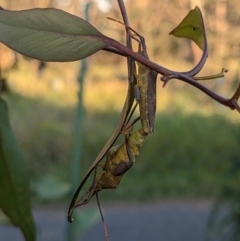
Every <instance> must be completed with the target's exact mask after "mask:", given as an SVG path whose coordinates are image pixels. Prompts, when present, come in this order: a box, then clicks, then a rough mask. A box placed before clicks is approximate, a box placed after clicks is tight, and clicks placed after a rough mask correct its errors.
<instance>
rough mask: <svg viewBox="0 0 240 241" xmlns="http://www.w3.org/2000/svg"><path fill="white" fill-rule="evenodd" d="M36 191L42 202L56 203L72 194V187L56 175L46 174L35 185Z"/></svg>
mask: <svg viewBox="0 0 240 241" xmlns="http://www.w3.org/2000/svg"><path fill="white" fill-rule="evenodd" d="M34 191H35V193H36V194H37V195H38V197H39V198H40V199H41V200H42V201H56V200H59V199H61V198H63V197H65V196H66V195H67V194H68V193H70V185H69V184H67V183H64V182H63V181H62V180H60V179H59V178H58V177H56V176H55V175H54V174H46V175H44V176H43V177H42V178H41V179H40V180H39V181H38V182H37V183H36V184H35V185H34Z"/></svg>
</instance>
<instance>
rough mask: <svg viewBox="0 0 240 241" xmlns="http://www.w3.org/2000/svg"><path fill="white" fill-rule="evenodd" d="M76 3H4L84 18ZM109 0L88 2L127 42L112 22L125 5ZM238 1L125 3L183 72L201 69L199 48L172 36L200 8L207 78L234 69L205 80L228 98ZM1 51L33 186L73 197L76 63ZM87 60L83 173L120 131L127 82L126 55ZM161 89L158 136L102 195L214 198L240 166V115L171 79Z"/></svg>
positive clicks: (158, 53)
mask: <svg viewBox="0 0 240 241" xmlns="http://www.w3.org/2000/svg"><path fill="white" fill-rule="evenodd" d="M78 2H79V1H57V0H55V1H49V0H45V1H43V0H42V1H22V0H17V1H14V0H11V1H10V0H8V1H3V0H0V5H1V6H3V7H4V8H8V9H14V10H20V9H26V8H32V7H57V8H62V9H64V10H65V11H69V12H71V13H74V14H76V15H80V16H81V7H82V6H79V5H78ZM98 2H100V1H98ZM104 2H106V3H108V5H105V8H104V11H103V10H101V9H99V6H98V5H97V4H96V3H95V4H93V5H92V6H91V11H90V15H91V17H90V22H91V23H92V24H93V25H94V26H95V27H97V28H98V29H99V30H100V31H101V32H103V33H104V34H106V35H108V36H111V37H113V38H116V39H118V40H122V41H123V42H124V39H125V36H124V29H123V28H122V26H121V25H119V24H117V23H114V22H111V21H109V20H107V19H106V18H105V17H106V16H110V17H114V18H116V19H120V15H119V12H118V8H117V6H116V5H115V2H114V1H111V2H110V1H109V2H108V1H104ZM237 4H238V3H237V1H234V0H230V1H226V0H221V1H217V0H216V1H215V0H214V1H208V2H207V1H206V2H205V1H193V0H192V1H190V0H184V1H177V0H172V1H167V2H166V1H151V0H145V1H137V0H131V1H128V2H127V9H128V14H129V17H130V22H131V26H132V27H133V28H134V29H136V30H137V31H138V32H139V33H140V34H142V35H143V36H145V38H146V42H147V46H148V52H149V55H150V58H151V59H153V60H154V61H156V62H159V63H160V64H162V65H163V66H166V67H168V68H171V69H175V70H182V71H184V70H187V69H188V68H190V67H191V66H193V65H194V63H195V62H196V61H197V60H198V58H199V56H200V52H199V51H198V49H197V48H196V47H195V46H194V44H192V43H191V42H189V41H187V40H181V39H175V38H173V37H170V36H168V33H169V32H170V31H171V30H172V29H173V28H174V27H175V26H176V25H177V24H178V23H179V22H180V20H181V19H182V18H183V17H184V16H185V15H186V13H187V12H188V11H189V9H190V8H193V7H194V6H195V5H199V6H200V8H201V9H202V10H203V13H204V18H205V25H206V31H207V36H208V41H209V58H208V61H207V64H206V67H205V68H204V71H203V74H213V73H218V72H220V70H221V68H222V67H226V68H228V69H229V73H228V74H227V75H226V78H225V79H218V80H216V81H215V80H214V81H209V82H207V83H206V84H207V85H208V86H209V87H211V88H212V89H214V90H215V91H217V92H219V93H221V94H223V95H226V96H229V95H231V93H232V92H231V91H232V90H233V89H234V87H236V84H237V82H239V56H238V53H239V52H240V51H239V50H240V49H239V46H240V45H239V41H238V40H239V39H240V36H239V33H240V31H239V28H240V27H239V26H240V25H239V22H240V19H239V17H238V16H239V13H238V8H237ZM101 6H102V5H101ZM107 6H109V8H108V7H107ZM0 53H1V68H2V77H3V78H5V79H7V84H8V87H9V91H7V92H6V94H5V95H4V98H5V99H6V100H7V101H8V104H9V106H10V115H11V116H10V117H11V121H12V126H13V128H14V131H15V133H16V137H17V138H18V141H19V143H20V145H21V147H22V148H23V150H24V153H25V156H26V157H27V160H28V162H29V166H30V169H31V173H32V183H33V185H32V187H33V188H32V192H33V194H34V195H35V197H36V200H37V201H44V200H45V201H46V200H48V201H49V200H50V199H51V198H52V200H54V201H56V198H61V200H65V201H67V202H68V203H69V201H70V196H69V195H67V193H68V192H67V190H68V185H69V182H70V158H71V150H72V137H73V125H74V120H75V119H74V118H75V106H76V102H77V91H78V86H77V81H76V79H77V74H78V69H79V62H75V63H42V62H39V61H36V60H32V59H29V58H25V57H23V56H21V55H19V54H16V53H14V54H13V52H11V51H9V50H8V49H6V48H4V47H3V46H2V45H1V52H0ZM6 56H9V57H6ZM88 64H89V71H88V74H87V78H86V84H85V86H84V87H85V95H84V105H85V113H86V116H85V121H84V128H83V129H84V147H83V156H82V163H81V167H79V168H80V170H81V172H82V175H84V173H85V172H86V170H87V169H88V167H89V166H90V164H91V163H92V161H93V160H94V159H95V157H96V156H97V154H98V152H99V151H100V150H101V148H102V146H103V145H104V143H105V142H106V140H107V138H108V137H109V135H110V133H111V131H112V130H113V128H114V126H115V123H116V121H117V118H118V116H119V113H120V110H121V108H122V105H123V102H124V98H125V95H126V88H127V86H126V84H127V83H126V77H127V70H126V61H125V59H124V58H122V57H119V56H115V55H113V54H110V53H104V52H102V51H101V52H99V53H97V54H96V55H94V56H92V57H90V58H88ZM161 85H162V84H161V83H160V81H159V82H158V90H157V91H158V109H157V120H156V131H155V132H156V133H155V134H154V135H151V136H149V137H148V140H147V142H146V145H145V146H144V147H143V149H142V151H141V154H140V157H139V158H138V160H137V163H136V165H134V168H133V169H131V170H130V171H129V173H128V174H127V175H126V176H125V177H124V178H123V180H122V183H121V187H120V188H119V189H118V190H116V191H106V192H103V193H101V197H102V199H103V200H111V201H113V200H122V201H124V200H125V201H126V200H132V201H152V200H155V201H157V200H159V199H166V198H167V199H169V198H171V199H176V198H181V199H212V198H214V197H215V195H216V194H217V193H219V191H220V190H221V187H222V185H223V184H224V183H226V180H229V179H227V178H224V177H227V176H228V173H229V170H231V168H230V167H231V165H235V163H236V161H237V162H239V153H238V151H239V144H240V129H239V124H238V120H239V116H238V114H237V113H232V112H231V111H230V110H229V109H226V108H225V107H222V106H220V105H218V104H216V103H215V102H214V101H213V100H211V99H209V98H208V97H206V96H205V95H204V94H202V93H200V92H199V91H198V90H195V89H193V88H192V87H189V86H187V85H186V84H184V83H180V82H179V81H177V80H172V81H170V83H168V85H167V86H166V87H165V88H164V89H163V88H162V86H161ZM233 163H234V164H233ZM235 176H236V178H232V179H231V180H229V182H230V183H231V184H232V185H234V183H236V182H238V183H239V180H238V179H239V175H238V176H237V175H235ZM44 180H45V181H46V180H47V184H46V182H45V181H44ZM79 180H81V177H79ZM49 183H51V184H52V185H58V186H59V192H57V193H56V195H55V196H51V195H50V196H49V195H48V194H49V193H46V191H45V192H43V191H42V190H43V188H42V187H44V185H45V187H46V186H49ZM50 186H51V185H50ZM60 187H61V188H60ZM64 194H66V195H64ZM62 198H64V199H62Z"/></svg>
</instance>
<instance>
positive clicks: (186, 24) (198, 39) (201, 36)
mask: <svg viewBox="0 0 240 241" xmlns="http://www.w3.org/2000/svg"><path fill="white" fill-rule="evenodd" d="M169 34H172V35H173V36H175V37H179V38H188V39H191V40H193V41H194V42H195V43H196V44H197V45H198V47H199V48H200V49H201V50H204V46H205V44H206V34H205V29H204V23H203V18H202V14H201V10H200V9H199V7H195V9H193V10H191V11H190V12H189V13H188V15H187V16H186V17H185V18H184V19H183V20H182V22H181V23H180V24H179V25H178V26H177V27H176V28H174V29H173V30H172V31H171V32H170V33H169Z"/></svg>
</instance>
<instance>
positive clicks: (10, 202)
mask: <svg viewBox="0 0 240 241" xmlns="http://www.w3.org/2000/svg"><path fill="white" fill-rule="evenodd" d="M0 190H1V195H0V208H1V209H2V210H3V212H4V213H5V214H6V215H7V216H8V217H9V218H10V219H11V221H12V223H13V224H14V225H16V226H19V227H20V228H21V230H22V232H23V234H24V236H25V239H26V241H33V240H36V229H35V224H34V220H33V216H32V213H31V204H30V187H29V172H28V169H27V165H26V162H25V159H24V156H23V154H22V152H21V150H20V148H19V146H18V144H17V141H16V140H15V138H14V135H13V132H12V129H11V126H10V123H9V117H8V109H7V105H6V103H5V102H4V101H3V100H2V99H1V98H0Z"/></svg>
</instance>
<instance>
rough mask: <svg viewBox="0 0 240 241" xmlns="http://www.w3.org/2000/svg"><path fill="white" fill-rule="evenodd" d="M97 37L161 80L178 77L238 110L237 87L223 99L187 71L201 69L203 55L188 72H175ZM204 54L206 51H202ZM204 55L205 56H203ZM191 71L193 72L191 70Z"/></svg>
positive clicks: (165, 80) (111, 41) (109, 40)
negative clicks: (233, 92)
mask: <svg viewBox="0 0 240 241" xmlns="http://www.w3.org/2000/svg"><path fill="white" fill-rule="evenodd" d="M97 38H99V40H101V41H103V42H105V43H106V44H107V45H108V46H110V47H111V48H113V49H117V50H118V51H120V52H121V53H123V55H126V56H130V57H132V58H133V59H135V60H136V61H138V62H140V63H142V64H143V65H145V66H147V67H148V68H150V69H152V70H154V71H156V72H157V73H159V74H161V75H162V77H161V80H162V81H163V82H165V83H166V82H167V81H168V80H170V79H174V78H175V79H179V80H182V81H184V82H186V83H188V84H190V85H192V86H194V87H196V88H198V89H199V90H201V91H202V92H204V93H205V94H207V95H208V96H210V97H211V98H213V99H214V100H216V101H217V102H219V103H221V104H223V105H225V106H228V107H229V108H231V109H233V110H234V109H236V110H238V111H239V109H240V107H239V105H238V103H237V100H238V98H239V92H240V90H239V88H240V87H239V88H238V89H237V91H236V93H235V94H234V95H233V97H232V98H230V99H225V98H223V97H222V96H220V95H218V94H216V93H214V92H213V91H211V90H210V89H208V88H207V87H205V86H204V85H202V84H201V83H199V82H197V81H195V80H194V79H193V77H194V76H190V75H189V73H195V72H197V70H199V69H201V67H202V66H203V65H204V63H205V60H204V59H205V58H206V56H205V55H203V57H202V58H201V60H200V62H199V63H198V65H197V66H196V67H195V68H194V71H193V70H191V71H188V72H176V71H173V70H169V69H167V68H165V67H163V66H161V65H158V64H157V63H154V62H152V61H151V60H149V59H146V58H144V57H142V56H141V55H139V54H138V53H136V52H134V51H132V50H131V49H129V48H127V47H126V46H124V45H122V44H121V43H119V42H117V41H116V40H114V39H111V38H109V37H106V36H103V37H97ZM204 52H205V54H206V51H204ZM204 56H205V57H204ZM192 71H193V72H192Z"/></svg>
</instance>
